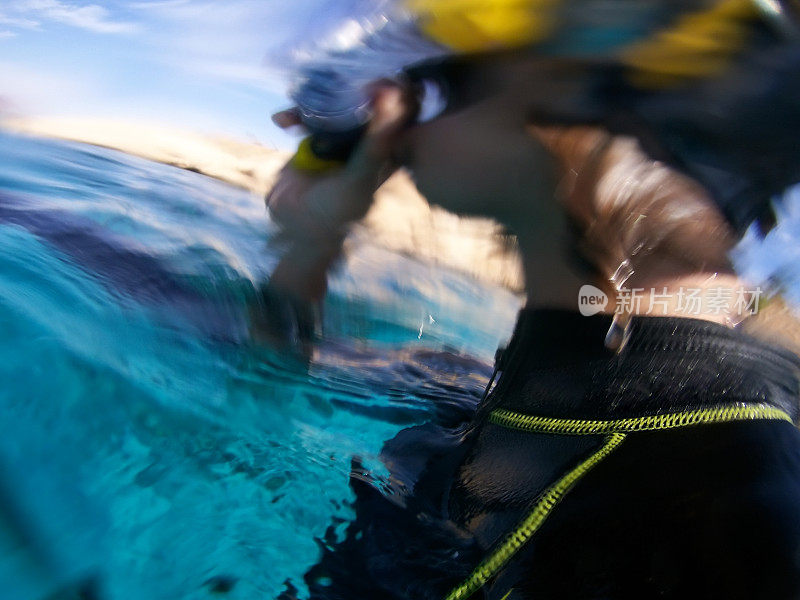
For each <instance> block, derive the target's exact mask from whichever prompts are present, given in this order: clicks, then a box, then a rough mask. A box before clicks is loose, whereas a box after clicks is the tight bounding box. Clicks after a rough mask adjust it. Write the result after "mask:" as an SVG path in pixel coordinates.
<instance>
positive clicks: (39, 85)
mask: <svg viewBox="0 0 800 600" xmlns="http://www.w3.org/2000/svg"><path fill="white" fill-rule="evenodd" d="M100 89H101V87H100V85H99V84H98V83H97V82H96V81H94V79H93V78H91V77H89V76H87V75H86V74H85V73H82V74H77V73H70V74H67V73H63V72H58V71H55V70H50V71H46V70H43V69H41V68H31V67H27V66H23V65H20V64H18V63H14V62H10V61H0V95H2V96H3V97H4V98H5V100H6V102H8V103H10V104H12V105H13V106H14V107H15V108H16V109H17V110H18V111H20V112H21V113H23V114H58V113H63V112H67V113H68V112H70V111H74V110H75V109H76V108H80V107H83V106H86V105H87V104H88V103H89V102H91V101H92V100H93V99H94V98H97V97H98V93H99V90H100Z"/></svg>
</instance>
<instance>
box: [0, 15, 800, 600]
mask: <svg viewBox="0 0 800 600" xmlns="http://www.w3.org/2000/svg"><path fill="white" fill-rule="evenodd" d="M361 8H363V3H359V2H355V1H345V0H295V1H294V2H291V3H285V2H278V1H277V0H266V1H264V0H229V1H227V2H211V1H202V0H155V1H151V2H148V1H142V2H122V1H111V2H104V3H102V4H101V3H91V2H85V1H80V0H19V1H17V0H5V1H4V2H3V3H2V4H0V118H1V119H2V125H1V126H0V244H2V248H3V252H2V255H0V334H1V335H2V344H0V375H2V377H3V381H4V384H3V386H2V387H1V388H0V431H2V432H3V435H2V436H0V597H2V598H8V599H13V600H17V599H19V600H40V599H44V598H103V599H106V598H108V599H120V600H123V599H124V600H137V599H143V600H144V599H147V600H153V599H162V598H163V599H167V598H169V599H175V598H209V597H219V595H221V594H222V595H224V597H229V598H254V597H275V596H276V595H278V594H279V593H280V592H281V591H282V590H284V589H297V590H298V593H299V595H300V597H302V595H303V591H304V589H305V588H304V583H303V580H302V575H303V573H304V572H305V571H306V569H307V568H308V567H309V566H311V565H312V564H313V563H314V561H315V560H316V558H317V556H318V554H319V546H320V544H323V545H324V544H329V543H331V541H332V540H335V539H337V537H339V536H340V535H341V532H342V530H343V527H344V526H345V524H346V521H347V519H348V518H349V517H351V516H352V511H351V508H350V502H351V501H352V497H351V491H350V489H349V487H348V475H349V472H350V466H351V461H352V460H353V458H354V457H358V459H359V460H360V461H362V462H363V463H364V464H365V465H366V466H367V467H368V468H369V469H370V473H371V476H372V477H374V479H375V482H376V484H378V485H382V486H388V485H389V484H388V482H386V481H384V480H383V477H384V475H385V473H384V471H383V467H382V466H381V464H380V461H379V460H378V454H379V452H380V448H381V445H382V444H383V442H384V441H385V440H387V439H389V438H391V437H392V436H393V435H394V434H395V433H396V432H397V431H399V430H400V429H402V428H404V427H407V426H408V425H411V424H415V423H420V422H423V421H425V420H426V419H428V418H430V417H431V415H433V414H437V413H440V412H441V411H466V410H470V409H471V407H473V406H474V404H475V402H476V400H477V398H478V397H479V396H480V394H481V392H482V391H483V387H484V385H485V383H486V380H487V378H488V376H489V374H490V372H491V365H492V360H493V356H494V352H495V349H496V347H497V345H498V344H499V343H501V342H502V341H503V340H504V339H507V338H508V336H509V335H510V332H511V327H512V326H513V322H514V318H515V314H516V311H517V310H518V308H519V306H520V303H521V297H520V295H519V293H518V292H519V288H520V273H519V264H518V260H517V257H516V255H515V252H514V248H513V244H509V243H508V241H507V240H506V239H505V238H504V236H503V235H502V232H501V231H499V229H498V228H497V227H496V226H495V225H494V224H493V223H490V222H487V221H482V220H474V219H473V220H467V219H460V218H458V217H456V216H454V215H451V214H448V213H446V212H444V211H442V210H440V209H437V208H435V207H430V206H428V205H427V203H426V202H425V201H424V200H423V199H422V198H421V197H419V195H418V194H417V193H416V192H415V190H414V189H413V186H412V184H411V183H410V181H409V180H408V178H407V177H406V176H404V175H402V174H401V175H399V176H397V177H395V178H393V179H392V180H391V181H390V182H389V183H388V184H387V185H386V186H385V188H384V189H383V190H382V191H381V193H380V197H379V201H378V203H377V205H376V207H375V208H374V209H373V211H372V212H371V213H370V215H368V217H367V219H366V221H365V223H364V224H362V225H361V226H359V227H356V228H355V229H354V231H353V233H352V235H351V237H350V239H349V241H348V252H347V255H346V257H345V259H344V261H343V263H342V265H341V266H340V267H339V268H338V269H337V271H336V272H335V273H334V274H333V276H332V280H331V289H330V294H329V296H328V298H327V300H326V303H325V317H324V329H325V332H326V338H325V340H324V341H323V342H322V343H321V344H320V347H319V348H318V352H317V354H316V356H315V358H314V361H313V362H312V363H311V365H310V366H309V368H308V370H306V369H304V368H299V366H298V365H296V364H293V363H292V362H291V361H287V360H285V358H284V357H282V356H280V355H278V354H276V353H273V352H270V351H269V350H268V349H265V348H262V347H258V346H256V345H254V344H252V343H250V342H249V339H248V331H247V319H248V306H249V304H250V303H252V301H253V298H254V293H255V292H254V290H255V288H256V287H257V286H258V285H259V284H260V283H262V282H263V281H265V280H266V278H267V276H268V274H269V273H270V271H271V269H272V268H273V267H274V265H275V264H276V261H277V258H278V250H277V249H276V247H275V244H274V243H273V242H274V238H275V234H276V227H275V226H274V224H272V223H270V221H269V219H268V217H267V215H266V212H265V209H264V204H263V195H264V193H265V191H266V190H268V189H269V187H270V185H271V183H272V182H273V181H274V178H275V174H276V172H277V170H278V169H279V168H280V166H281V165H282V164H283V163H284V162H285V160H286V159H287V157H288V156H289V155H290V153H291V151H292V150H293V149H294V146H295V145H296V143H297V139H296V138H295V137H292V136H291V135H290V134H287V133H284V132H283V131H281V130H279V129H278V128H276V127H275V126H274V125H272V123H271V122H270V118H269V117H270V115H271V114H272V113H273V112H275V111H276V110H279V109H282V108H286V107H287V106H289V105H290V100H289V99H288V96H287V89H288V86H289V81H288V77H287V71H286V68H285V67H286V65H285V62H283V61H284V60H285V57H286V56H287V54H286V53H287V49H291V48H292V47H294V46H295V45H297V44H298V43H300V42H301V41H307V40H308V39H314V37H315V36H319V35H323V34H324V32H325V31H327V30H328V29H329V28H330V27H331V26H332V25H333V24H339V23H341V22H342V21H343V20H346V19H347V17H348V16H350V15H352V14H356V13H357V11H358V10H361ZM798 241H800V194H799V193H798V191H797V190H796V189H795V190H791V191H790V192H789V193H788V195H787V198H786V202H784V203H783V205H782V207H781V209H780V214H779V223H778V226H777V227H776V228H775V229H774V230H773V231H772V232H771V233H770V234H769V236H767V237H766V239H763V240H762V239H759V238H758V236H756V235H755V234H754V233H753V232H751V233H750V234H749V235H748V236H746V238H745V240H744V241H743V242H742V244H741V245H740V247H739V249H738V250H737V253H736V260H737V262H738V264H739V266H740V269H741V270H742V272H743V273H744V275H745V276H746V277H748V278H749V279H750V280H751V281H752V282H753V283H754V285H764V286H765V287H766V288H768V289H770V290H780V291H782V292H783V293H784V294H785V295H786V296H787V298H789V299H790V301H792V302H794V303H800V244H798Z"/></svg>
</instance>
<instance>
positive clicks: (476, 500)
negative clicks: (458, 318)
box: [285, 311, 800, 600]
mask: <svg viewBox="0 0 800 600" xmlns="http://www.w3.org/2000/svg"><path fill="white" fill-rule="evenodd" d="M608 326H609V318H608V317H605V316H595V317H589V318H586V317H581V316H579V315H577V314H572V313H567V312H558V311H537V312H523V313H522V314H521V317H520V320H519V322H518V325H517V329H516V332H515V334H514V338H513V339H512V342H511V344H510V345H509V347H508V349H507V350H506V351H505V352H504V353H503V355H502V357H501V358H500V359H499V363H498V367H499V371H500V378H499V382H498V384H497V385H496V386H495V388H494V390H493V391H492V393H491V394H490V395H489V396H488V398H487V399H486V400H485V401H484V402H483V403H482V405H481V406H480V407H479V409H478V413H477V416H474V415H473V416H470V415H461V417H462V418H463V419H464V421H465V422H467V421H468V423H466V424H465V423H457V422H455V421H456V420H457V419H454V418H452V415H451V422H450V423H440V424H433V423H431V424H428V425H424V426H421V427H416V428H412V429H409V430H406V431H404V432H401V434H400V435H398V436H397V437H396V438H395V439H394V440H392V441H391V442H389V443H388V444H387V445H386V449H385V453H384V454H385V456H384V458H385V460H386V462H387V464H388V466H389V468H390V469H391V470H392V473H393V480H392V482H391V485H392V489H393V490H394V491H393V493H386V492H385V491H384V492H381V491H379V490H378V489H377V488H376V487H375V486H373V485H370V484H367V483H364V478H363V477H354V478H353V488H354V490H355V492H356V497H357V500H356V515H357V516H356V519H355V521H354V522H353V523H352V524H351V525H350V527H349V529H348V532H347V536H346V539H345V540H344V541H342V542H339V543H333V544H331V546H330V547H328V548H326V549H325V550H324V552H323V558H322V560H321V561H320V563H319V564H318V565H316V566H315V567H314V568H313V569H311V570H310V571H309V573H308V574H307V577H306V580H307V583H308V584H309V587H310V589H311V592H312V594H311V596H312V598H315V599H322V598H325V599H329V600H333V599H348V600H355V599H360V598H376V599H377V598H383V599H400V598H402V599H415V600H416V599H428V598H431V599H444V598H445V597H447V596H448V594H450V593H451V592H452V591H453V590H454V589H458V586H460V585H463V584H464V582H469V581H470V580H472V582H473V584H475V581H477V584H475V585H473V586H472V587H471V588H467V591H466V592H464V594H465V595H462V596H461V597H464V598H487V599H492V600H501V599H504V600H518V599H522V598H531V599H534V598H535V599H537V600H544V599H556V598H558V599H586V600H590V599H591V600H614V599H620V598H631V599H634V598H635V599H649V598H667V599H676V600H677V599H685V598H704V599H706V598H719V599H726V600H730V599H734V598H743V599H744V598H747V599H753V598H764V599H770V600H781V599H790V598H800V432H798V431H797V429H796V427H795V425H794V423H796V422H797V419H798V415H800V410H798V400H799V399H800V360H798V358H797V357H796V356H795V355H793V354H791V353H789V352H787V351H785V350H782V349H779V348H775V347H772V346H768V345H765V344H763V343H761V342H758V341H756V340H754V339H752V338H749V337H747V336H745V335H744V334H742V333H741V332H739V331H736V330H731V329H728V328H726V327H723V326H720V325H716V324H713V323H708V322H704V321H697V320H691V319H676V318H646V317H644V318H635V319H634V320H633V324H632V333H631V337H630V340H629V342H628V343H627V345H626V346H625V347H624V349H623V350H622V351H621V352H620V353H618V354H617V353H613V352H610V351H609V350H607V349H606V348H605V347H604V344H603V340H604V336H605V333H606V331H607V329H608ZM504 415H505V416H504ZM508 415H517V416H519V415H522V416H525V417H526V418H529V420H528V421H526V422H528V423H534V424H535V426H533V427H532V429H531V430H530V431H527V430H523V429H525V427H522V426H520V427H517V426H514V425H513V424H512V425H509V423H505V422H503V421H502V419H503V418H506V417H507V416H508ZM531 416H535V417H534V418H533V421H531V420H530V417H531ZM512 420H513V419H512ZM793 422H794V423H793ZM548 428H550V429H549V430H548ZM543 431H550V432H543ZM576 473H577V475H576V476H574V477H573V475H575V474H576ZM565 482H566V483H565ZM536 511H538V516H537V512H536ZM526 519H528V520H529V521H530V522H529V523H528V526H529V527H528V529H527V531H526V530H525V528H524V527H522V528H521V527H520V524H521V523H524V522H525V520H526ZM531 519H532V521H531ZM531 523H533V525H531ZM511 534H514V535H511ZM509 536H510V537H509ZM509 544H511V546H513V548H514V551H513V552H511V553H509V554H508V556H507V557H506V558H505V559H504V560H503V561H500V562H497V561H495V562H494V563H491V560H490V564H489V565H488V567H487V568H484V569H483V571H481V570H480V569H479V570H478V571H477V573H478V575H479V576H477V579H476V567H478V565H479V564H480V563H481V562H482V561H484V562H485V561H486V560H487V559H492V557H495V556H496V555H497V554H498V552H499V549H500V548H501V547H503V546H504V545H505V546H508V545H509ZM480 573H483V574H482V575H480ZM285 597H287V598H288V597H291V594H290V593H287V594H286V595H285Z"/></svg>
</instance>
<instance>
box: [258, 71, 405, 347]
mask: <svg viewBox="0 0 800 600" xmlns="http://www.w3.org/2000/svg"><path fill="white" fill-rule="evenodd" d="M412 114H413V104H411V103H410V102H409V101H408V95H407V92H406V90H404V89H402V88H400V87H399V86H398V85H396V84H392V85H386V84H380V85H377V86H376V87H375V88H374V90H373V118H372V120H371V121H370V123H369V125H368V127H367V131H366V133H365V136H364V138H363V139H362V140H361V142H360V143H359V145H358V147H357V148H356V149H355V150H354V152H353V154H352V156H351V158H350V160H349V161H348V162H347V163H346V164H343V165H341V166H338V167H335V168H331V169H328V170H326V171H324V172H309V171H304V170H301V169H299V168H298V166H297V165H295V164H294V163H293V162H292V161H290V162H289V163H288V164H287V165H286V166H285V167H284V168H283V169H282V170H281V173H280V174H279V177H278V180H277V182H276V183H275V185H274V186H273V188H272V190H271V191H270V192H269V194H268V195H267V198H266V202H267V206H268V208H269V211H270V215H271V216H272V218H273V220H274V221H275V222H276V223H278V224H279V225H280V226H281V230H282V237H283V239H284V240H285V241H286V242H288V249H287V251H286V253H285V254H284V255H283V257H282V258H281V260H280V262H279V264H278V266H277V267H276V269H275V270H274V271H273V273H272V275H271V277H270V281H269V283H268V284H267V285H266V286H264V287H262V289H261V290H260V292H259V294H260V296H261V297H262V298H261V300H262V301H261V302H260V303H259V306H257V307H255V310H253V311H251V322H252V324H253V328H252V329H253V335H254V337H256V338H257V339H261V340H264V341H267V342H269V343H270V345H272V346H287V345H288V346H289V347H292V348H295V349H298V350H300V352H301V354H304V355H306V356H307V354H308V351H309V346H310V344H309V342H310V340H309V337H310V336H312V335H313V333H314V332H315V331H316V330H317V327H315V326H314V323H313V319H314V318H315V316H316V315H318V314H319V310H318V309H316V308H315V305H316V304H318V303H319V302H320V301H321V300H322V298H323V297H324V295H325V291H326V289H327V271H328V269H329V268H330V267H331V265H332V264H333V263H334V261H335V260H336V258H337V257H338V256H339V254H340V252H341V247H342V243H343V241H344V238H345V235H346V232H347V227H348V225H349V224H350V223H351V222H353V221H355V220H357V219H360V218H361V217H363V216H364V215H365V214H366V212H367V210H368V209H369V207H370V206H371V204H372V201H373V194H374V192H375V190H376V189H377V188H378V187H379V186H380V185H381V184H382V183H383V181H384V180H385V179H386V178H387V177H388V176H389V175H390V174H391V172H392V171H393V170H394V166H395V162H394V160H393V151H394V147H395V145H396V143H397V139H398V137H399V136H400V135H401V134H402V131H403V130H404V128H405V125H406V124H407V123H408V122H409V121H410V116H411V115H412ZM273 120H274V121H275V122H276V124H277V125H279V126H281V127H290V126H293V125H298V124H299V118H298V116H297V114H296V113H295V112H294V111H291V110H290V111H283V112H281V113H278V114H276V115H275V116H274V117H273ZM279 340H282V342H279Z"/></svg>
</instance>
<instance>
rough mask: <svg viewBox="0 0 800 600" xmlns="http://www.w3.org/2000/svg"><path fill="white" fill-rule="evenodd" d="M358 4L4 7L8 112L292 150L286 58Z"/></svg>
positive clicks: (9, 1) (2, 82)
mask: <svg viewBox="0 0 800 600" xmlns="http://www.w3.org/2000/svg"><path fill="white" fill-rule="evenodd" d="M351 2H353V0H289V1H286V0H151V1H146V0H143V1H121V0H111V1H108V2H103V3H102V4H100V3H92V2H87V1H81V0H2V2H0V98H1V99H2V100H1V102H2V104H0V109H1V107H3V106H4V107H5V108H6V110H7V111H8V110H9V109H10V112H12V113H16V114H20V113H21V114H32V115H74V116H102V117H114V118H120V119H126V120H144V121H148V122H156V123H164V124H168V125H173V126H177V127H180V128H183V129H191V130H197V131H204V132H213V133H226V134H229V135H233V136H236V137H239V138H245V139H251V140H257V141H260V142H261V143H264V144H265V145H268V146H278V147H283V148H286V147H289V146H290V145H291V143H292V142H291V139H290V138H288V137H287V136H286V135H284V134H283V133H281V132H280V131H279V130H278V129H277V128H275V127H274V126H273V125H272V124H271V122H270V120H269V116H270V114H271V113H272V112H273V111H274V110H276V109H279V108H283V107H285V106H287V103H288V100H287V98H286V95H285V88H286V78H285V75H284V74H282V73H281V69H280V65H281V64H284V63H283V61H281V59H280V56H281V51H282V49H285V48H287V47H290V46H292V45H293V44H295V43H297V42H298V41H300V40H304V39H308V38H309V36H313V34H314V32H315V31H317V30H318V29H319V28H320V27H324V24H325V23H326V22H329V21H330V20H331V19H334V18H336V17H335V16H334V14H333V13H334V11H335V12H337V13H340V12H341V11H342V8H343V7H345V6H347V5H349V4H350V3H351Z"/></svg>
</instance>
